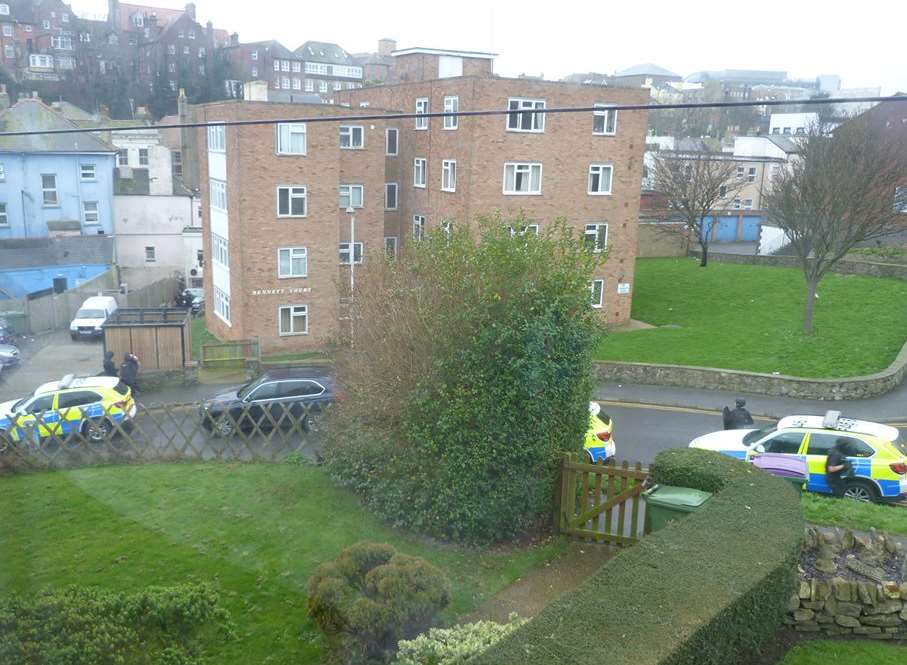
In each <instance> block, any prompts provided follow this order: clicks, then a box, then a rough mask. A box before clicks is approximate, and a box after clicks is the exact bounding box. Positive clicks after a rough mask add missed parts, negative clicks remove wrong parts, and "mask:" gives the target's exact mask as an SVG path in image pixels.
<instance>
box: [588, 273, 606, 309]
mask: <svg viewBox="0 0 907 665" xmlns="http://www.w3.org/2000/svg"><path fill="white" fill-rule="evenodd" d="M589 293H590V294H591V298H592V306H593V307H595V308H596V309H601V306H602V300H603V298H604V296H605V280H603V279H593V280H592V281H591V282H589Z"/></svg>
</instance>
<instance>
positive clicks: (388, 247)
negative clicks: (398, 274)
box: [384, 236, 397, 260]
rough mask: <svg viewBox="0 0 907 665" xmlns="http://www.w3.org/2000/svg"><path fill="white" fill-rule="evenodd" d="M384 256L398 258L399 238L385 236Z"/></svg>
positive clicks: (392, 258)
mask: <svg viewBox="0 0 907 665" xmlns="http://www.w3.org/2000/svg"><path fill="white" fill-rule="evenodd" d="M384 254H385V256H387V258H389V259H391V260H394V259H396V258H397V236H384Z"/></svg>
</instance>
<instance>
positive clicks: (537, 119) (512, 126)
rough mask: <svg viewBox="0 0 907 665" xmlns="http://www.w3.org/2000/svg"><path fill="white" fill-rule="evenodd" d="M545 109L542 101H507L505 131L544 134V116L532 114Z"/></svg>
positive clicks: (542, 114)
mask: <svg viewBox="0 0 907 665" xmlns="http://www.w3.org/2000/svg"><path fill="white" fill-rule="evenodd" d="M544 108H545V100H544V99H509V100H507V110H508V111H510V113H508V114H507V129H508V130H509V131H511V132H544V131H545V114H544V113H533V111H538V110H539V109H544Z"/></svg>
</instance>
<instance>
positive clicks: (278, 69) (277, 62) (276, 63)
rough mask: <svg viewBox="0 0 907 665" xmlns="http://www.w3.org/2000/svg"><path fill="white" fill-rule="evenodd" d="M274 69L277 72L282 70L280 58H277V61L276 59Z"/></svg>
mask: <svg viewBox="0 0 907 665" xmlns="http://www.w3.org/2000/svg"><path fill="white" fill-rule="evenodd" d="M274 71H275V72H279V71H280V60H275V61H274Z"/></svg>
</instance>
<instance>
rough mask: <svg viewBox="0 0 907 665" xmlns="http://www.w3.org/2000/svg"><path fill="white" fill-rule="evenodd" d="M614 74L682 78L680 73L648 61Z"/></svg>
mask: <svg viewBox="0 0 907 665" xmlns="http://www.w3.org/2000/svg"><path fill="white" fill-rule="evenodd" d="M614 76H667V77H670V78H677V79H679V78H680V74H675V73H674V72H672V71H668V70H667V69H665V68H664V67H659V66H658V65H655V64H652V63H651V62H646V63H643V64H641V65H633V66H632V67H628V68H627V69H625V70H623V71H621V72H617V73H616V74H615V75H614Z"/></svg>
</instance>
